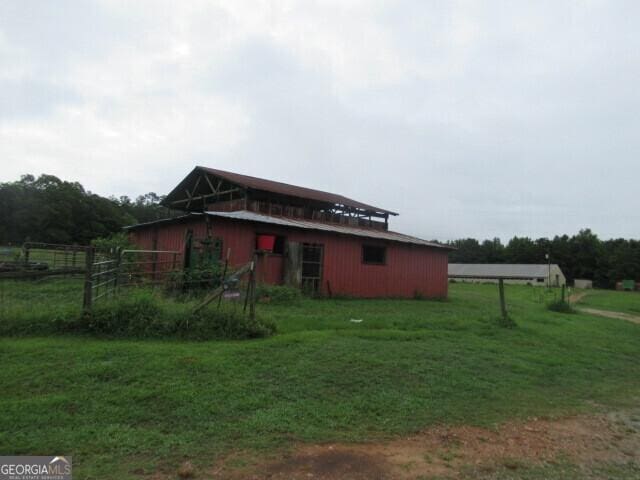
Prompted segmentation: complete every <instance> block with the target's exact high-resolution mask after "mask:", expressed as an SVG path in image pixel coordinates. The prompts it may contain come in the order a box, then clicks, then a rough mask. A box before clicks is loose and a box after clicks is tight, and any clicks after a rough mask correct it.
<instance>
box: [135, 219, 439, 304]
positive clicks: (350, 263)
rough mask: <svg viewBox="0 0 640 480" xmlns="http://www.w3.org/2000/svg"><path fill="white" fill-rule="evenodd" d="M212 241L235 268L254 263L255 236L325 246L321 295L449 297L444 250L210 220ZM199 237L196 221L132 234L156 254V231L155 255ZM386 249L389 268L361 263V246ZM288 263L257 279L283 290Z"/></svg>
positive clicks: (201, 228) (273, 264) (279, 259)
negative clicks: (218, 240) (219, 241)
mask: <svg viewBox="0 0 640 480" xmlns="http://www.w3.org/2000/svg"><path fill="white" fill-rule="evenodd" d="M211 226H212V235H213V236H214V237H221V238H222V242H223V250H224V251H225V252H226V251H227V249H228V248H231V257H230V263H231V265H241V264H243V263H246V262H248V261H249V260H250V259H251V256H252V254H253V251H254V248H255V236H256V234H259V233H262V234H274V235H283V236H285V237H286V238H287V241H291V242H300V243H304V242H307V243H319V244H323V245H324V261H323V281H322V291H323V292H324V293H328V288H329V286H330V289H331V292H332V293H333V294H341V295H352V296H357V297H413V296H414V295H415V294H420V295H422V296H425V297H446V296H447V289H448V279H447V274H448V272H447V270H448V255H447V251H446V250H440V249H435V248H429V247H422V246H418V245H410V244H402V243H396V242H380V241H375V240H372V239H371V240H369V239H366V238H360V237H353V236H346V235H336V234H331V233H326V232H315V231H306V230H296V229H288V228H286V227H279V226H276V225H264V224H258V223H250V222H239V221H233V220H226V219H218V218H216V219H211ZM189 228H191V229H192V230H193V231H194V235H195V236H196V237H202V236H204V235H205V234H206V226H205V222H204V221H203V220H202V219H194V220H190V221H189V222H183V223H177V224H160V225H158V226H155V227H154V226H149V227H146V228H141V229H139V230H136V231H135V232H133V233H132V240H133V241H134V242H135V243H136V244H138V245H139V246H140V247H141V248H148V249H150V248H152V244H153V235H154V234H153V230H154V229H157V232H158V233H157V238H158V240H157V247H156V248H157V249H162V250H164V249H167V250H175V249H177V250H181V249H182V248H183V245H184V237H185V233H186V231H187V229H189ZM363 244H371V245H385V246H386V247H387V259H386V265H367V264H363V263H362V245H363ZM283 267H284V257H283V256H281V255H266V256H264V257H262V258H261V260H260V263H259V265H258V279H259V280H260V281H264V282H266V283H274V284H281V283H282V281H283Z"/></svg>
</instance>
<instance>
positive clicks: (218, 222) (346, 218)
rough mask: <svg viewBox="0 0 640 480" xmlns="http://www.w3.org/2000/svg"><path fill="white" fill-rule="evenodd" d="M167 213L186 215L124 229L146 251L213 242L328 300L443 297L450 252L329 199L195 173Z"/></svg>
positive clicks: (265, 275) (383, 216)
mask: <svg viewBox="0 0 640 480" xmlns="http://www.w3.org/2000/svg"><path fill="white" fill-rule="evenodd" d="M164 204H165V205H166V206H167V207H169V208H172V209H175V210H182V211H183V212H184V215H181V216H179V217H175V218H168V219H163V220H158V221H155V222H150V223H144V224H140V225H134V226H132V227H128V230H129V232H130V235H131V239H132V241H133V242H134V243H135V244H137V245H138V246H139V247H140V248H143V249H148V250H172V251H184V250H185V247H186V242H189V241H191V240H190V239H192V238H198V237H199V238H213V239H215V241H216V242H218V244H220V245H221V248H220V251H224V252H227V251H230V255H231V256H230V264H231V265H239V264H243V263H247V262H249V261H250V260H251V259H252V258H253V254H254V252H255V251H256V250H257V249H258V250H260V249H262V250H267V252H268V253H266V254H265V255H261V256H260V257H259V258H260V259H259V264H258V280H259V281H263V282H267V283H272V284H287V285H292V286H298V287H301V288H304V289H306V290H308V291H314V292H317V293H321V294H326V295H350V296H357V297H413V296H416V295H420V296H424V297H432V298H433V297H446V295H447V286H448V283H447V282H448V280H447V270H448V252H449V250H450V247H447V246H444V245H441V244H438V243H434V242H429V241H426V240H422V239H419V238H416V237H412V236H409V235H404V234H402V233H397V232H393V231H390V230H389V229H388V225H389V217H390V216H395V215H397V213H394V212H391V211H388V210H384V209H382V208H378V207H374V206H372V205H367V204H365V203H362V202H358V201H355V200H351V199H350V198H346V197H343V196H341V195H335V194H332V193H327V192H322V191H319V190H312V189H309V188H303V187H297V186H294V185H288V184H285V183H280V182H274V181H270V180H264V179H260V178H255V177H250V176H247V175H240V174H236V173H231V172H225V171H222V170H214V169H211V168H205V167H196V168H195V169H194V170H193V171H192V172H191V173H190V174H189V175H187V177H186V178H185V179H184V180H183V181H182V182H180V184H178V186H177V187H176V188H175V189H173V191H172V192H171V193H170V194H169V195H167V197H166V198H165V200H164Z"/></svg>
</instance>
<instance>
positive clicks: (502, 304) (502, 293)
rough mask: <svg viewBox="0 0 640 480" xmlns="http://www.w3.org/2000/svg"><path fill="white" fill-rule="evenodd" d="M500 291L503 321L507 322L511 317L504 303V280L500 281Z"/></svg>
mask: <svg viewBox="0 0 640 480" xmlns="http://www.w3.org/2000/svg"><path fill="white" fill-rule="evenodd" d="M498 290H499V291H500V312H501V313H502V319H503V320H504V321H505V322H506V321H507V319H508V318H509V317H508V314H507V305H506V303H505V301H504V280H503V279H502V278H500V279H499V280H498Z"/></svg>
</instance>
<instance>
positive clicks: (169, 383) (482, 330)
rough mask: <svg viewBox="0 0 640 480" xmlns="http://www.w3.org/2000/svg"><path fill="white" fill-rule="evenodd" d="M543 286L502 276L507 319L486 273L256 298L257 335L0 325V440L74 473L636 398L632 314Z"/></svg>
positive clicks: (90, 474) (104, 473)
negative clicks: (268, 330) (431, 283)
mask: <svg viewBox="0 0 640 480" xmlns="http://www.w3.org/2000/svg"><path fill="white" fill-rule="evenodd" d="M36 288H51V289H52V295H58V296H59V298H60V300H61V303H62V305H61V306H60V305H58V306H56V304H55V302H51V308H52V312H53V313H55V314H56V315H64V314H65V312H72V311H73V309H74V308H76V307H74V305H76V303H75V297H73V296H74V295H75V293H69V292H68V291H67V292H65V290H64V289H63V288H62V287H60V290H59V291H57V290H56V288H58V287H53V286H52V285H51V284H50V283H47V282H42V283H41V284H39V285H38V286H37V287H36ZM2 295H3V293H2V286H1V285H0V300H3V306H2V308H4V309H5V310H4V312H5V315H4V317H0V318H4V321H13V320H11V319H10V318H9V317H12V316H13V315H21V313H20V312H21V311H22V310H23V309H24V308H30V307H29V299H28V296H27V295H26V294H24V295H23V296H22V297H20V295H18V294H16V293H15V288H13V287H12V288H10V289H5V291H4V297H3V296H2ZM18 297H19V298H18ZM20 298H22V299H20ZM548 300H549V298H548V295H545V294H544V291H543V290H542V289H536V288H531V287H520V286H508V287H507V301H508V305H509V310H510V314H511V315H512V317H513V318H514V319H515V320H516V322H517V323H518V327H517V328H514V329H504V328H500V327H498V326H497V325H496V321H495V320H496V317H497V315H498V311H499V307H498V304H497V289H496V287H495V286H493V285H471V284H453V285H451V291H450V299H449V300H448V301H419V300H309V299H304V300H301V301H299V302H296V303H295V304H294V305H278V304H264V305H259V307H258V311H259V313H260V314H261V315H262V316H264V317H267V318H270V319H272V320H274V321H275V322H276V323H277V325H278V330H279V332H278V334H277V335H276V336H274V337H271V338H268V339H263V340H251V341H209V342H186V341H133V340H107V339H99V338H92V337H82V336H49V337H8V336H4V337H2V338H0V364H1V365H2V367H3V368H2V369H1V370H0V384H2V387H3V388H2V390H1V392H0V452H4V454H43V455H44V454H54V453H55V454H60V453H63V454H70V455H73V460H74V474H76V475H77V477H76V478H100V479H110V478H114V479H115V478H117V479H126V478H138V477H139V474H140V472H145V471H154V470H155V469H156V468H162V467H163V466H166V465H172V466H175V465H176V464H178V463H179V462H181V461H182V460H184V459H191V460H193V461H194V463H195V464H196V465H211V464H213V463H215V461H216V459H217V458H219V457H220V456H222V455H225V454H228V453H229V452H256V451H258V452H260V451H273V450H274V449H276V448H280V447H287V446H289V445H291V444H292V443H293V442H297V441H303V442H326V441H367V440H375V439H384V438H391V437H393V436H395V435H400V434H407V433H411V432H417V431H419V430H421V429H424V428H425V427H428V426H433V425H439V424H473V425H484V426H487V425H494V424H495V423H497V422H502V421H506V420H509V419H514V418H525V417H528V416H534V415H535V416H540V415H543V416H544V415H551V416H553V415H562V414H566V413H573V412H581V411H588V410H590V409H593V408H594V404H596V403H597V404H600V405H604V406H605V407H607V408H616V407H621V406H625V405H630V404H632V403H633V402H634V401H637V398H638V396H639V395H640V362H638V358H640V327H639V326H638V325H634V324H632V323H629V322H624V321H607V322H603V321H601V319H599V318H597V317H593V316H589V315H583V314H575V315H568V314H558V313H552V312H550V311H548V310H546V308H545V304H546V302H547V301H548ZM78 301H79V300H78ZM17 302H23V303H22V304H21V305H22V306H20V307H16V306H15V305H18V303H17ZM12 304H13V305H14V306H11V305H12ZM11 312H13V313H11ZM69 314H70V313H69ZM26 318H27V317H26V316H25V319H26ZM352 320H356V322H354V321H352ZM0 321H3V320H0ZM0 327H1V326H0ZM0 330H2V328H0ZM114 459H117V461H114ZM173 471H175V469H174V470H173ZM505 478H507V477H505ZM509 478H511V477H509ZM536 478H538V477H536ZM541 478H542V477H541ZM558 478H560V477H558Z"/></svg>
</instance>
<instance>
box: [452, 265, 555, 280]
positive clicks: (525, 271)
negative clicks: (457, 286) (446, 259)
mask: <svg viewBox="0 0 640 480" xmlns="http://www.w3.org/2000/svg"><path fill="white" fill-rule="evenodd" d="M551 268H553V269H556V268H557V269H559V268H560V267H558V265H557V264H555V263H552V264H551ZM548 275H549V265H547V264H527V263H450V264H449V276H450V277H461V278H462V277H475V278H497V277H503V278H519V279H521V278H547V276H548Z"/></svg>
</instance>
